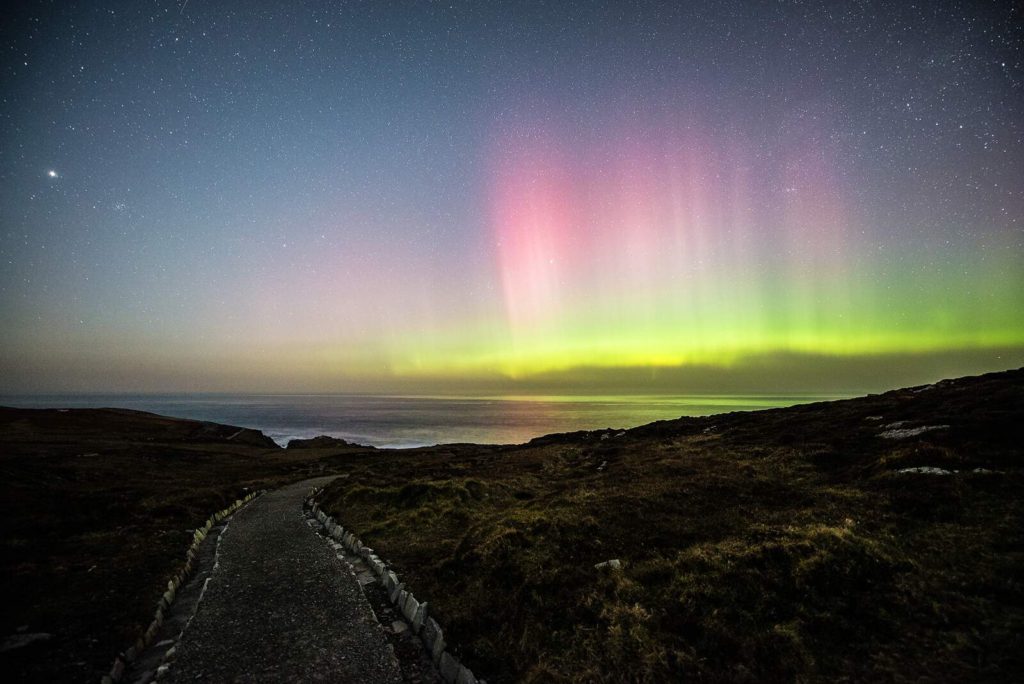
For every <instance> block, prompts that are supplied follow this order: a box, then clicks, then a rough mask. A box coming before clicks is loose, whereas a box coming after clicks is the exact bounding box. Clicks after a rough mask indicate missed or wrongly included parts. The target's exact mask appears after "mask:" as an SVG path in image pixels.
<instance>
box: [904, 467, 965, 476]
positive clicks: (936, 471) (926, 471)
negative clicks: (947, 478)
mask: <svg viewBox="0 0 1024 684" xmlns="http://www.w3.org/2000/svg"><path fill="white" fill-rule="evenodd" d="M896 472H897V473H899V474H900V475H904V474H907V473H911V474H918V475H952V474H953V473H954V472H956V471H954V470H946V469H945V468H934V467H931V466H922V467H919V468H903V469H902V470H897V471H896Z"/></svg>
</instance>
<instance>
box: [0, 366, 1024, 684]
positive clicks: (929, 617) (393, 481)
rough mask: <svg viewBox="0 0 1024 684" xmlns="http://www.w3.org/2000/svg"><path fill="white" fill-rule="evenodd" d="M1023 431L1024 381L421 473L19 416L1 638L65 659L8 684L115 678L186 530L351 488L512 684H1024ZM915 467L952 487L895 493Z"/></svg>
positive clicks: (316, 451) (397, 465) (355, 458)
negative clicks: (235, 505) (282, 490)
mask: <svg viewBox="0 0 1024 684" xmlns="http://www.w3.org/2000/svg"><path fill="white" fill-rule="evenodd" d="M897 423H901V424H898V425H897ZM1022 424H1024V371H1014V372H1008V373H1000V374H994V375H988V376H983V377H981V378H969V379H964V380H958V381H955V382H946V383H941V384H940V385H939V386H936V387H932V388H928V389H918V390H901V391H898V392H890V393H888V394H885V395H881V396H875V397H867V398H863V399H855V400H850V401H843V402H834V403H827V404H816V405H810V406H800V407H794V408H790V409H780V410H773V411H763V412H757V413H736V414H729V415H722V416H713V417H708V418H695V419H680V420H675V421H664V422H660V423H654V424H651V425H648V426H644V427H641V428H636V429H634V430H629V431H626V432H625V433H623V434H619V432H618V431H614V432H613V431H603V432H592V433H574V434H567V435H553V436H548V437H544V438H540V439H537V440H534V441H533V442H532V443H530V444H527V445H522V446H513V447H481V446H474V445H455V446H444V447H434V448H429V449H416V450H408V451H387V450H371V449H362V448H358V447H352V446H346V445H341V444H336V443H335V444H330V443H328V444H327V445H326V446H322V447H317V448H308V449H289V450H283V449H278V448H276V447H274V446H272V445H271V444H270V443H268V442H267V441H266V440H265V438H263V437H262V436H261V435H259V433H255V432H252V431H246V432H239V430H238V428H231V427H228V426H217V425H212V424H209V423H198V422H196V421H184V420H176V419H167V418H162V417H159V416H152V415H150V414H144V413H138V412H131V411H88V410H73V411H65V412H62V411H31V410H16V409H0V521H2V522H0V525H2V540H3V545H2V552H0V572H2V573H3V579H4V581H3V582H2V583H0V601H3V605H4V611H2V612H0V630H2V632H0V637H3V638H6V637H8V636H11V635H14V634H17V633H18V630H19V629H20V628H24V629H25V631H27V632H32V633H35V632H45V633H49V634H52V638H50V639H49V640H47V641H40V642H37V643H34V644H32V645H31V646H26V647H23V648H19V649H15V650H11V651H8V652H5V653H0V673H2V674H3V675H4V679H5V681H46V682H52V681H87V680H95V679H98V677H99V675H100V674H102V673H103V672H104V671H105V670H106V669H107V668H109V666H110V662H111V659H112V657H113V656H114V655H115V654H116V653H117V651H118V650H120V649H121V648H124V647H125V646H126V645H127V644H128V643H129V642H130V641H131V640H133V639H134V637H135V636H136V634H137V633H138V630H139V629H140V628H141V627H142V626H143V625H144V624H146V623H147V622H148V621H149V619H150V618H151V616H152V609H153V602H154V601H155V599H156V597H157V596H158V595H159V593H160V591H162V587H163V585H164V584H165V583H166V580H167V578H168V575H169V574H170V573H171V572H172V571H173V569H174V568H176V567H177V565H178V564H179V563H180V562H181V560H182V555H183V553H184V549H185V548H186V546H187V545H188V543H189V541H190V537H191V528H194V527H196V526H197V525H200V524H201V523H202V521H203V520H205V518H206V516H207V515H209V513H210V512H212V511H214V510H216V509H219V508H221V507H223V506H224V505H225V504H226V503H227V502H229V501H232V500H234V499H235V498H236V497H237V496H239V495H240V494H241V493H243V492H245V491H247V488H248V489H257V488H261V487H273V486H277V485H279V484H281V483H284V482H288V481H294V480H298V479H302V478H305V477H310V476H314V475H320V474H326V473H332V472H336V473H339V474H341V475H345V476H347V477H343V478H340V479H339V480H337V481H336V483H335V484H334V485H333V486H331V487H330V488H329V489H328V491H327V492H325V498H324V501H325V503H326V505H327V507H328V508H330V509H331V510H332V512H333V514H334V515H335V516H336V517H337V518H338V519H339V520H341V521H343V522H344V523H345V524H346V526H350V527H351V528H352V529H355V530H356V531H357V532H358V533H359V535H360V537H361V538H362V539H363V540H364V541H365V542H366V543H368V544H370V545H371V546H373V547H374V548H375V549H377V551H378V552H379V553H380V554H381V555H382V556H383V557H384V558H385V559H387V560H388V561H389V563H390V564H391V565H393V566H395V567H396V569H397V570H398V571H399V574H400V575H401V577H402V579H403V580H404V581H406V582H408V583H409V584H410V586H411V587H412V588H413V589H414V590H415V592H416V594H417V596H418V597H420V598H424V599H427V600H429V601H430V605H431V609H432V612H433V614H434V615H435V616H436V617H437V618H438V619H439V621H440V622H441V623H442V625H443V626H444V627H445V628H446V631H447V632H448V636H449V637H450V639H449V640H450V641H452V642H453V643H455V644H457V645H459V646H461V647H462V648H463V649H464V652H463V653H462V656H463V658H464V660H465V661H466V662H467V664H468V665H470V666H471V667H472V669H473V670H474V671H476V672H478V673H479V674H482V675H483V676H484V677H485V678H486V679H487V680H488V681H490V682H491V684H496V683H501V682H511V681H531V682H548V681H553V682H582V681H608V682H626V681H649V682H655V681H658V682H661V681H666V680H669V681H672V680H678V679H681V678H684V677H685V678H688V679H696V680H703V681H712V682H714V681H730V682H732V681H765V680H785V681H790V680H803V681H826V680H828V681H831V680H843V679H847V680H851V679H852V680H863V679H872V680H878V679H881V680H893V681H906V680H914V681H918V680H919V679H921V678H923V679H924V680H933V681H935V680H941V681H950V680H956V681H1008V680H1013V679H1021V673H1022V671H1024V664H1022V662H1021V655H1020V654H1021V653H1024V641H1022V638H1021V636H1020V635H1021V634H1024V601H1022V599H1024V586H1022V584H1021V581H1020V579H1019V576H1020V574H1021V573H1020V569H1021V568H1022V567H1024V563H1022V561H1024V520H1022V513H1024V510H1022V509H1024V504H1022V501H1024V497H1022V493H1024V491H1022V488H1024V470H1022V464H1021V447H1020V444H1021V437H1020V435H1021V425H1022ZM929 426H930V427H937V426H948V427H942V428H941V429H935V430H931V431H927V432H921V433H920V434H914V432H915V428H920V427H929ZM900 431H903V432H900ZM882 433H892V436H893V437H894V438H891V439H890V438H886V437H882V436H880V435H881V434H882ZM917 467H938V468H943V469H946V470H950V471H954V470H955V471H957V472H956V473H953V474H950V475H929V474H921V473H900V472H899V471H900V470H903V469H908V468H917ZM979 468H980V469H984V470H985V471H992V472H974V471H975V469H979ZM610 559H619V560H621V561H622V563H623V567H622V569H621V571H614V570H608V569H603V570H598V569H595V568H594V565H595V564H596V563H599V562H602V561H606V560H610Z"/></svg>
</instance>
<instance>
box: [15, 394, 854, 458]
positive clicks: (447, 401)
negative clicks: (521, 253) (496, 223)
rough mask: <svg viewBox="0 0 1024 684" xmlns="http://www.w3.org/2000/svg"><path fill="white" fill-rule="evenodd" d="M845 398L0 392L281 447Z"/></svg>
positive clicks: (599, 424)
mask: <svg viewBox="0 0 1024 684" xmlns="http://www.w3.org/2000/svg"><path fill="white" fill-rule="evenodd" d="M844 396H845V395H789V394H787V395H697V396H664V395H657V396H635V395H626V396H501V397H431V396H393V395H373V394H187V395H186V394H48V395H0V405H3V406H18V407H24V408H86V407H88V408H101V407H115V408H127V409H135V410H139V411H150V412H153V413H159V414H162V415H165V416H175V417H178V418H193V419H196V420H208V421H213V422H216V423H226V424H228V425H238V426H240V427H248V428H255V429H257V430H261V431H262V432H263V433H264V434H266V435H267V436H268V437H270V438H272V439H273V440H274V441H276V442H277V443H278V444H281V445H282V446H284V445H286V444H287V443H288V441H289V440H292V439H300V438H303V439H304V438H309V437H314V436H316V435H330V436H332V437H340V438H342V439H346V440H349V441H353V442H358V443H360V444H370V445H373V446H377V447H415V446H427V445H433V444H448V443H456V442H473V443H477V444H516V443H521V442H526V441H529V440H530V439H532V438H534V437H539V436H541V435H546V434H551V433H555V432H571V431H574V430H595V429H601V428H616V429H618V428H629V427H635V426H637V425H643V424H645V423H650V422H652V421H655V420H664V419H671V418H678V417H680V416H705V415H712V414H716V413H727V412H730V411H750V410H757V409H766V408H775V407H781V406H792V405H794V404H803V403H809V402H814V401H828V400H833V399H841V398H843V397H844Z"/></svg>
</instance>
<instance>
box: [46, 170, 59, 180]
mask: <svg viewBox="0 0 1024 684" xmlns="http://www.w3.org/2000/svg"><path fill="white" fill-rule="evenodd" d="M46 175H47V176H49V177H50V178H56V177H57V172H56V171H54V170H53V169H50V170H49V171H47V172H46Z"/></svg>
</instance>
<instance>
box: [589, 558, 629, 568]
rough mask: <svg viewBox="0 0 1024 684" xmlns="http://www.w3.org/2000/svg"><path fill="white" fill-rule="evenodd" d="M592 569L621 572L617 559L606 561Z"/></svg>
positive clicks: (619, 562) (620, 562) (620, 563)
mask: <svg viewBox="0 0 1024 684" xmlns="http://www.w3.org/2000/svg"><path fill="white" fill-rule="evenodd" d="M594 567H595V568H597V569H598V570H604V569H605V568H607V569H609V570H621V569H622V561H620V560H619V559H618V558H612V559H611V560H606V561H604V562H601V563H598V564H597V565H595V566H594Z"/></svg>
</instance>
